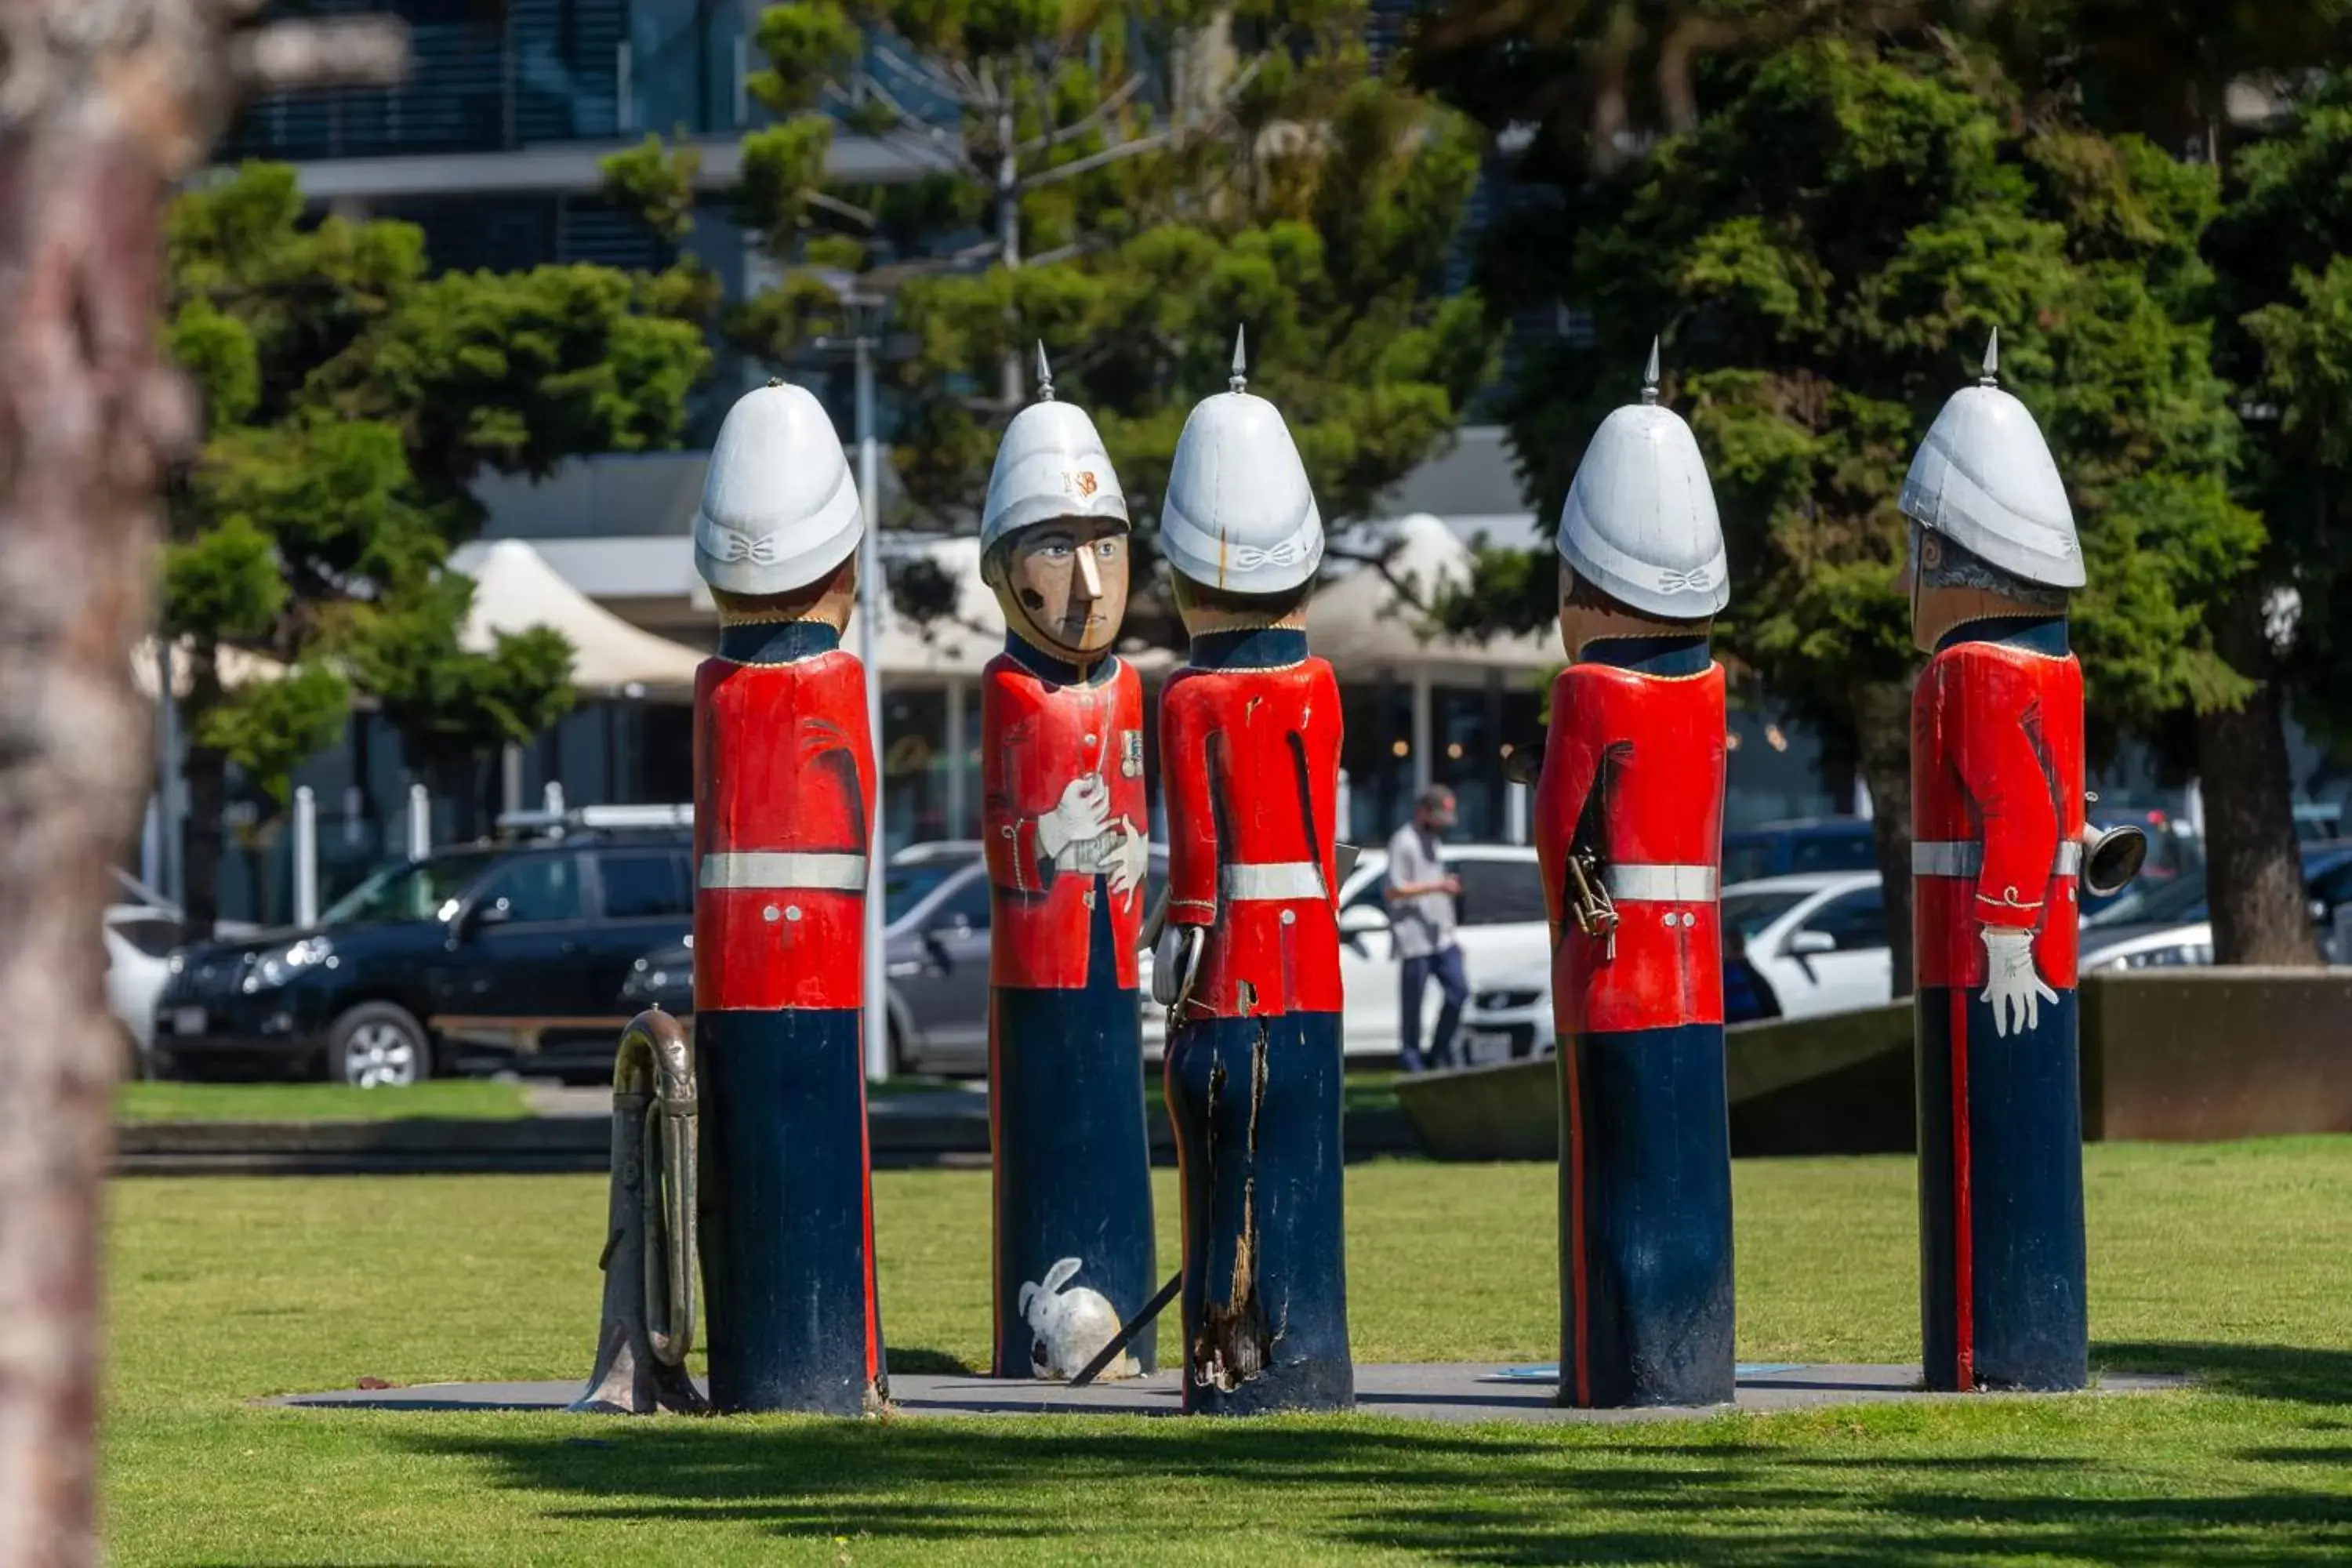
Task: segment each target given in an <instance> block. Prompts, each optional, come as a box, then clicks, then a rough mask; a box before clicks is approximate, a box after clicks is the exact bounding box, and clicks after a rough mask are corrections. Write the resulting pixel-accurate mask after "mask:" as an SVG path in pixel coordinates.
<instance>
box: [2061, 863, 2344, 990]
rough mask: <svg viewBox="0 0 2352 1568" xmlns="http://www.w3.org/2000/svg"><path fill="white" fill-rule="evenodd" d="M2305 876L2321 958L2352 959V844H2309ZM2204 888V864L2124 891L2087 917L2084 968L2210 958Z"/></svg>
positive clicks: (2193, 963) (2192, 963) (2195, 962)
mask: <svg viewBox="0 0 2352 1568" xmlns="http://www.w3.org/2000/svg"><path fill="white" fill-rule="evenodd" d="M2303 876H2304V883H2305V890H2306V892H2307V894H2308V897H2309V900H2310V911H2311V920H2312V923H2313V925H2315V927H2317V928H2318V935H2319V944H2320V952H2321V954H2322V956H2324V957H2325V958H2326V960H2327V962H2328V963H2352V845H2347V844H2345V843H2343V842H2340V841H2338V842H2334V843H2320V844H2305V846H2304V847H2303ZM2205 892H2206V889H2205V877H2204V874H2203V871H2202V869H2201V868H2200V870H2199V872H2198V873H2197V874H2196V875H2194V876H2192V877H2183V878H2179V879H2175V880H2173V881H2171V882H2169V883H2164V884H2158V885H2156V886H2153V887H2150V888H2148V889H2146V890H2145V891H2143V890H2142V889H2139V888H2138V887H2137V886H2135V887H2134V888H2132V889H2128V890H2126V892H2125V894H2124V895H2123V896H2122V897H2121V898H2119V899H2116V900H2115V901H2114V902H2113V903H2111V904H2109V905H2108V906H2107V908H2105V909H2104V910H2100V911H2099V912H2098V913H2097V914H2095V915H2093V916H2091V917H2090V918H2089V919H2087V920H2085V921H2084V922H2083V945H2082V949H2081V958H2080V966H2081V968H2082V971H2083V972H2084V973H2094V972H2096V971H2102V970H2104V971H2108V972H2111V973H2113V972H2120V971H2124V970H2132V969H2160V968H2173V967H2182V966H2186V967H2192V968H2194V967H2201V966H2203V965H2206V964H2210V963H2212V962H2213V927H2212V924H2211V922H2210V921H2209V920H2208V918H2207V916H2206V900H2205Z"/></svg>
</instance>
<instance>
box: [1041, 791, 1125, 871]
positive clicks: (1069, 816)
mask: <svg viewBox="0 0 2352 1568" xmlns="http://www.w3.org/2000/svg"><path fill="white" fill-rule="evenodd" d="M1109 806H1110V786H1109V785H1108V784H1105V783H1103V781H1102V775H1101V774H1100V773H1080V774H1079V775H1078V776H1077V777H1076V778H1074V779H1072V780H1071V781H1070V784H1069V787H1068V788H1067V789H1065V790H1064V791H1063V792H1062V801H1061V804H1060V805H1056V806H1055V807H1054V809H1053V810H1051V811H1049V812H1046V813H1045V815H1044V816H1040V817H1038V818H1037V847H1038V848H1040V849H1042V850H1044V851H1045V858H1046V859H1048V860H1052V861H1055V862H1059V861H1060V859H1061V858H1062V852H1063V851H1064V850H1065V849H1067V848H1068V847H1070V846H1071V845H1073V844H1083V843H1085V842H1086V841H1087V840H1088V839H1090V838H1099V837H1102V836H1103V835H1104V834H1105V833H1108V831H1110V817H1109V815H1108V812H1109Z"/></svg>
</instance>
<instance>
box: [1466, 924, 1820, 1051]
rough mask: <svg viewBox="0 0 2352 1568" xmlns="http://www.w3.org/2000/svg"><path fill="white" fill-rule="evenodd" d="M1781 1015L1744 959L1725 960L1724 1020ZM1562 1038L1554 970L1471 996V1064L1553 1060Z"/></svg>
mask: <svg viewBox="0 0 2352 1568" xmlns="http://www.w3.org/2000/svg"><path fill="white" fill-rule="evenodd" d="M1779 1016H1780V1004H1779V1002H1778V1001H1777V1000H1776V999H1775V998H1774V997H1773V995H1772V991H1771V988H1770V987H1769V986H1768V985H1766V984H1764V980H1763V977H1762V976H1761V975H1759V974H1758V973H1756V968H1755V965H1753V964H1751V963H1748V960H1747V958H1746V957H1745V956H1744V955H1741V954H1737V953H1734V952H1729V951H1727V952H1725V953H1724V955H1723V1021H1724V1022H1725V1023H1727V1024H1748V1023H1754V1022H1756V1021H1757V1020H1759V1019H1762V1018H1777V1017H1779ZM1557 1036H1558V1023H1557V1020H1556V1019H1555V1017H1554V1016H1553V1013H1552V1001H1551V965H1550V964H1549V963H1543V964H1539V965H1538V966H1537V967H1535V968H1533V969H1524V970H1520V971H1517V972H1516V973H1510V974H1505V975H1502V976H1499V977H1498V978H1496V980H1494V981H1493V982H1492V983H1490V984H1484V985H1480V986H1477V987H1475V989H1473V990H1472V991H1471V993H1470V1005H1469V1007H1468V1008H1467V1009H1465V1011H1464V1013H1463V1015H1462V1040H1463V1060H1464V1063H1465V1065H1475V1064H1478V1063H1483V1062H1495V1061H1504V1060H1507V1059H1510V1058H1518V1057H1541V1056H1549V1055H1550V1054H1551V1052H1552V1049H1553V1045H1554V1041H1555V1039H1556V1038H1557Z"/></svg>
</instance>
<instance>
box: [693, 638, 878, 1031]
mask: <svg viewBox="0 0 2352 1568" xmlns="http://www.w3.org/2000/svg"><path fill="white" fill-rule="evenodd" d="M694 710H695V725H694V781H695V803H694V851H695V854H694V859H695V867H696V873H697V881H696V888H697V890H696V893H695V900H694V953H695V962H694V1005H695V1006H696V1008H697V1009H698V1010H699V1009H703V1008H717V1007H744V1008H772V1007H824V1008H844V1007H856V1005H858V1003H859V999H860V997H861V996H862V995H863V994H864V993H865V983H864V982H865V975H864V964H865V953H866V856H867V854H868V853H869V849H870V846H869V844H868V837H869V834H870V827H869V824H871V823H872V821H873V819H874V812H873V801H874V747H873V742H872V739H871V737H870V735H869V733H868V731H867V730H866V669H865V667H864V666H862V665H860V664H859V663H858V662H857V660H856V658H854V657H853V656H851V655H849V654H846V653H842V652H839V651H835V652H832V653H825V654H820V655H818V656H816V657H815V658H804V659H800V660H797V661H795V662H793V663H791V664H737V663H735V662H733V661H732V660H730V659H725V658H711V659H706V660H705V661H704V662H703V665H702V668H700V669H699V670H698V671H696V673H695V679H694Z"/></svg>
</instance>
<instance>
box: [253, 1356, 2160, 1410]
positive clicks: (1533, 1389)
mask: <svg viewBox="0 0 2352 1568" xmlns="http://www.w3.org/2000/svg"><path fill="white" fill-rule="evenodd" d="M1557 1376H1558V1372H1557V1369H1556V1368H1553V1367H1549V1366H1540V1367H1506V1366H1496V1365H1495V1364H1494V1363H1463V1362H1446V1363H1424V1364H1419V1365H1405V1366H1359V1367H1357V1368H1356V1409H1357V1411H1358V1413H1360V1414H1361V1415H1398V1416H1407V1417H1411V1418H1412V1419H1416V1420H1423V1421H1533V1422H1611V1421H1642V1420H1656V1419H1659V1418H1661V1417H1668V1416H1691V1415H1714V1414H1718V1413H1720V1412H1721V1411H1723V1410H1725V1409H1727V1408H1738V1409H1740V1410H1746V1411H1759V1412H1764V1411H1776V1410H1809V1409H1815V1408H1819V1407H1821V1406H1823V1405H1874V1404H1884V1403H1886V1402H1889V1401H1894V1400H1949V1399H1958V1398H1965V1397H1984V1396H1982V1395H1962V1394H1929V1393H1928V1392H1927V1390H1925V1389H1924V1388H1922V1387H1921V1386H1920V1382H1919V1369H1918V1368H1917V1367H1916V1366H1840V1365H1819V1366H1798V1365H1791V1364H1787V1363H1768V1364H1762V1365H1744V1366H1742V1367H1741V1368H1740V1369H1739V1391H1738V1404H1737V1405H1736V1406H1724V1405H1716V1406H1713V1407H1710V1408H1706V1409H1688V1408H1668V1407H1652V1408H1645V1409H1639V1410H1572V1409H1563V1408H1561V1407H1560V1406H1559V1405H1555V1404H1553V1403H1552V1401H1553V1398H1554V1396H1555V1394H1556V1393H1557V1384H1556V1379H1557ZM2188 1384H2189V1379H2188V1378H2185V1377H2179V1376H2168V1375H2161V1374H2152V1373H2104V1374H2100V1375H2097V1376H2095V1377H2094V1378H2093V1379H2092V1386H2091V1389H2090V1391H2089V1392H2091V1393H2092V1394H2147V1393H2152V1392H2156V1391H2158V1390H2163V1389H2172V1388H2181V1387H2185V1386H2187V1385H2188ZM581 1387H582V1385H581V1384H577V1383H427V1384H417V1385H415V1386H414V1387H410V1388H363V1389H339V1390H337V1391H335V1392H332V1393H328V1394H288V1395H286V1396H284V1397H282V1398H278V1399H274V1400H270V1401H268V1403H269V1404H272V1405H303V1406H310V1407H320V1406H324V1407H333V1408H340V1409H367V1410H560V1409H562V1408H563V1407H564V1406H565V1405H569V1404H571V1403H572V1401H573V1400H574V1399H577V1398H578V1397H579V1396H580V1391H581ZM890 1393H891V1395H892V1401H893V1403H894V1404H895V1405H896V1406H897V1409H898V1414H899V1415H908V1416H930V1415H1176V1414H1178V1413H1179V1390H1178V1387H1177V1381H1176V1373H1174V1372H1172V1371H1167V1372H1160V1373H1156V1374H1154V1375H1152V1376H1150V1377H1143V1378H1131V1379H1129V1380H1127V1381H1124V1382H1119V1383H1103V1384H1095V1385H1093V1386H1091V1387H1087V1388H1078V1389H1073V1388H1070V1387H1068V1386H1067V1385H1066V1384H1059V1383H1041V1382H1036V1381H1033V1380H1031V1379H1027V1378H1002V1379H1000V1378H989V1377H971V1376H961V1375H958V1376H939V1375H935V1374H934V1375H917V1374H908V1375H903V1376H898V1377H894V1378H892V1379H891V1380H890ZM1991 1397H1996V1398H2011V1397H2015V1396H2014V1395H2009V1394H1998V1395H1992V1396H1991Z"/></svg>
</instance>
